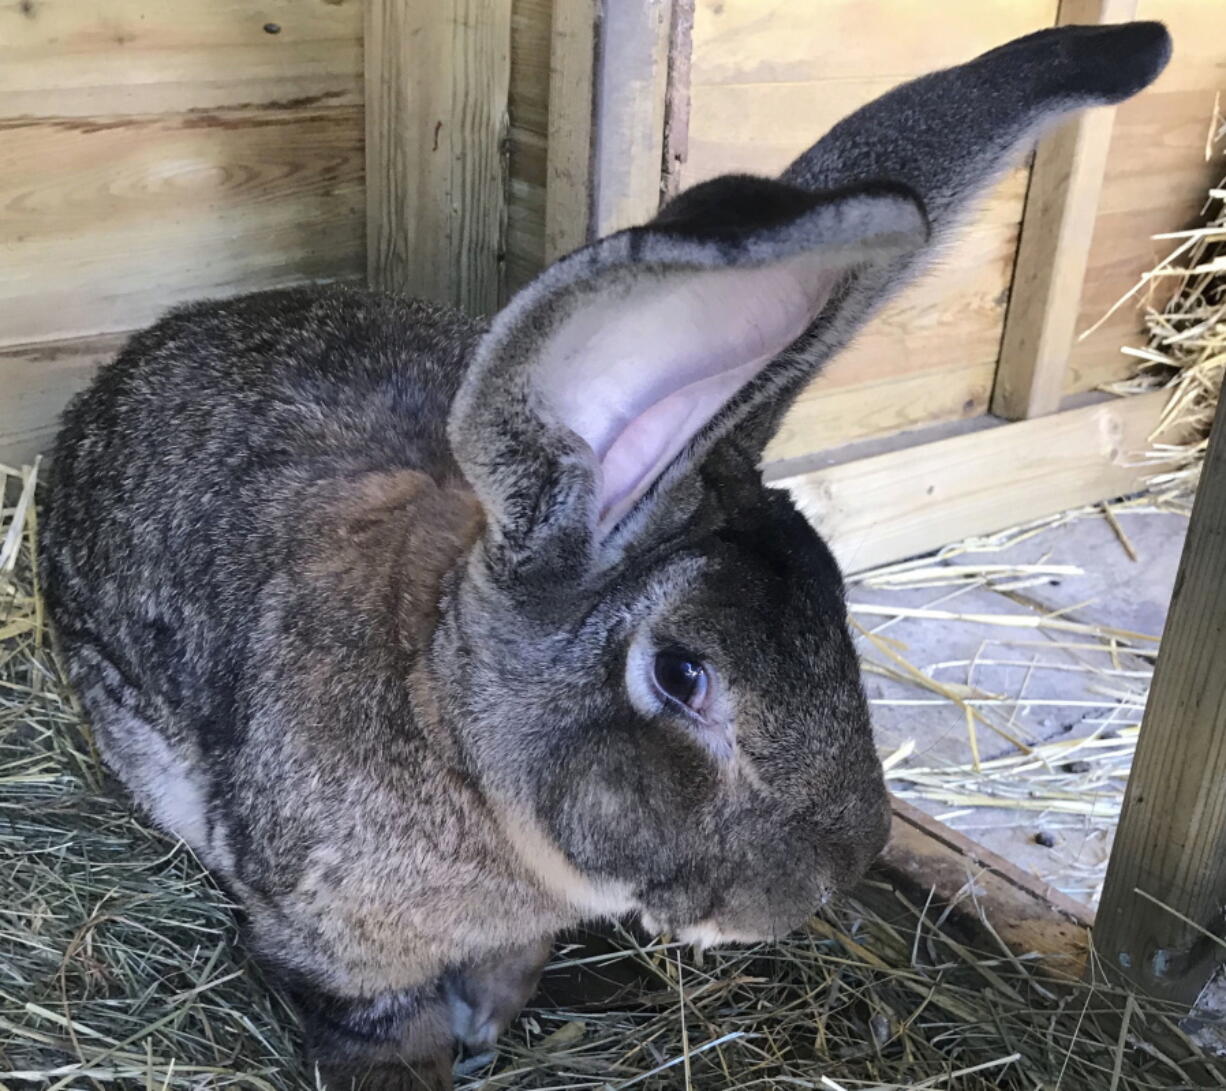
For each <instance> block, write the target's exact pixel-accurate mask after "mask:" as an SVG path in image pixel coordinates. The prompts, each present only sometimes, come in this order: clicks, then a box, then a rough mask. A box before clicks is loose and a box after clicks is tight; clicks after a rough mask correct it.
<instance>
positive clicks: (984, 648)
mask: <svg viewBox="0 0 1226 1091" xmlns="http://www.w3.org/2000/svg"><path fill="white" fill-rule="evenodd" d="M1117 518H1118V520H1119V523H1120V525H1121V526H1122V528H1123V530H1124V532H1125V534H1126V535H1127V537H1128V538H1129V540H1130V541H1131V543H1132V544H1133V546H1134V548H1135V550H1136V553H1137V556H1138V559H1137V560H1136V561H1133V560H1132V559H1131V558H1130V557H1129V556H1128V554H1127V553H1126V552H1125V549H1124V547H1123V546H1122V544H1121V542H1120V539H1119V538H1118V537H1117V535H1116V534H1115V532H1114V531H1113V530H1112V528H1111V526H1110V525H1109V523H1108V522H1107V520H1106V519H1105V518H1104V517H1103V516H1101V515H1096V514H1095V515H1088V516H1083V517H1081V518H1077V519H1075V520H1074V521H1071V522H1068V523H1066V524H1065V525H1062V526H1057V527H1053V528H1050V529H1046V530H1044V531H1042V532H1040V533H1039V534H1037V535H1035V536H1034V537H1031V538H1029V539H1027V540H1025V541H1021V542H1018V543H1016V544H1014V545H1012V546H1010V547H1009V548H1008V549H1006V550H1003V551H1000V552H978V553H966V554H962V555H960V556H957V557H954V558H950V559H949V561H948V562H947V563H948V564H957V565H964V564H965V565H969V564H976V563H978V562H984V563H993V564H1001V563H1013V564H1036V563H1048V564H1064V565H1074V566H1077V567H1078V568H1079V569H1081V573H1080V574H1077V575H1071V574H1070V575H1061V576H1059V577H1055V578H1050V579H1044V580H1043V582H1042V583H1040V584H1038V585H1036V586H1028V587H1024V588H1021V589H1019V590H1016V591H1013V592H1005V593H1002V591H1001V590H992V589H988V588H985V587H983V586H982V585H981V586H979V587H972V588H969V589H960V588H956V587H930V588H926V589H910V590H880V589H873V588H871V587H869V586H865V585H864V584H863V583H858V582H856V581H855V580H854V579H853V581H851V585H850V587H849V594H848V599H849V603H850V604H851V606H852V611H851V612H852V617H853V619H856V620H858V621H859V623H860V624H861V625H863V626H864V627H865V628H866V629H869V630H873V631H875V632H876V633H877V634H878V635H879V636H881V637H888V638H891V639H892V640H893V641H897V642H899V643H897V644H889V645H888V647H889V648H890V649H891V650H892V651H894V652H895V653H896V654H897V655H900V656H902V657H903V658H905V659H906V660H907V661H908V662H909V663H910V664H912V665H914V666H915V667H918V668H920V669H921V670H922V671H923V672H924V673H925V674H926V675H928V676H929V677H931V678H933V679H936V680H938V681H940V682H942V683H946V684H961V685H967V684H968V683H969V684H970V686H972V687H973V689H974V692H975V694H976V696H977V697H978V698H979V699H983V697H984V695H988V699H989V700H993V699H997V698H1000V699H1003V700H1002V701H999V702H998V703H994V704H992V705H991V706H990V707H984V708H983V711H984V712H985V714H988V715H990V716H991V718H992V719H993V721H994V722H995V723H997V724H998V725H1001V726H1003V727H1004V728H1005V729H1006V730H1008V731H1009V732H1010V733H1011V734H1012V735H1014V736H1015V737H1016V738H1018V739H1019V740H1020V741H1022V742H1023V743H1026V744H1028V745H1031V746H1033V745H1036V744H1041V743H1046V742H1051V741H1053V740H1061V739H1077V738H1083V737H1086V736H1090V735H1093V734H1094V733H1095V732H1099V733H1101V732H1104V731H1105V732H1108V733H1111V732H1117V731H1120V730H1121V729H1122V730H1123V731H1124V733H1125V735H1127V734H1128V731H1127V728H1128V725H1134V724H1137V723H1138V722H1139V721H1140V711H1139V709H1140V706H1141V705H1142V704H1143V701H1144V695H1145V693H1146V691H1147V689H1148V678H1147V675H1148V673H1149V670H1150V667H1151V666H1152V660H1151V659H1149V658H1147V657H1142V656H1132V655H1128V654H1127V653H1122V654H1120V655H1119V656H1117V657H1114V658H1113V657H1112V655H1111V654H1110V653H1109V651H1108V650H1107V649H1108V645H1107V644H1106V643H1105V642H1103V641H1099V640H1096V638H1094V637H1092V636H1087V635H1084V634H1070V633H1062V632H1051V631H1048V630H1042V631H1040V630H1035V629H1014V628H1005V627H1001V626H998V625H991V624H981V623H976V622H972V621H967V620H931V619H914V618H898V619H892V618H889V617H886V616H880V615H868V614H857V612H856V610H855V606H856V605H857V604H866V603H867V604H876V605H878V606H887V607H896V606H904V607H912V608H914V607H935V608H937V609H944V610H950V611H954V612H957V613H964V614H966V613H978V614H994V615H995V614H1017V615H1031V616H1034V615H1036V614H1038V613H1041V612H1043V611H1044V610H1048V611H1051V610H1059V611H1066V612H1065V613H1062V614H1061V617H1064V618H1067V619H1070V620H1074V621H1078V622H1087V623H1093V624H1097V625H1105V626H1111V627H1113V628H1117V629H1126V630H1130V631H1134V632H1139V633H1146V634H1150V635H1152V636H1155V637H1157V636H1160V635H1161V632H1162V626H1163V623H1164V620H1165V617H1166V610H1167V605H1168V603H1169V600H1170V595H1171V588H1172V587H1173V585H1174V580H1175V572H1176V569H1177V566H1178V563H1179V556H1180V551H1181V549H1182V544H1183V537H1184V534H1185V532H1186V528H1187V519H1186V517H1184V516H1183V515H1180V514H1175V513H1158V512H1152V511H1151V512H1143V511H1128V510H1121V511H1119V512H1118V514H1117ZM860 644H861V651H862V653H863V655H864V657H865V659H866V661H867V662H868V663H870V664H871V663H878V664H881V665H883V666H885V667H886V668H888V669H891V670H894V671H898V670H899V669H900V668H899V664H898V662H897V660H892V659H891V658H890V657H889V655H888V654H886V653H883V651H882V650H881V648H880V646H879V645H878V646H874V645H873V644H871V643H870V642H869V641H868V640H867V639H866V638H864V637H861V638H860ZM1067 644H1078V645H1082V646H1081V647H1076V648H1070V647H1059V646H1057V645H1067ZM1086 645H1090V647H1086ZM1095 645H1097V647H1095ZM1138 646H1139V647H1148V648H1153V647H1156V645H1153V644H1145V643H1139V644H1138ZM1099 649H1101V650H1099ZM976 659H977V660H978V662H975V663H974V664H972V661H974V660H976ZM985 660H988V661H996V662H988V663H985V662H984V661H985ZM1000 661H1005V663H1007V664H1019V665H1004V664H1002V663H1001V662H1000ZM1090 665H1092V666H1093V667H1095V668H1097V669H1095V670H1087V669H1086V667H1087V666H1090ZM1106 672H1111V673H1106ZM865 686H866V689H867V691H868V694H869V697H870V700H871V701H872V705H873V715H874V723H875V729H876V733H877V738H878V743H879V746H880V748H881V751H882V753H883V755H885V754H890V753H892V752H894V751H895V750H896V749H897V748H898V747H900V746H903V745H904V744H906V743H908V741H909V740H911V741H913V742H914V752H913V753H912V754H911V756H910V757H908V758H907V759H906V760H904V761H901V762H900V763H899V764H898V765H897V767H896V768H895V769H894V770H893V771H892V774H891V776H892V780H891V787H892V788H893V789H894V790H895V791H898V792H900V793H901V794H904V795H905V796H906V798H908V799H910V801H911V802H913V803H915V804H916V805H917V806H919V807H921V808H923V809H924V810H925V811H927V812H928V813H930V814H933V815H935V816H937V817H940V818H941V819H942V820H944V821H946V822H948V824H949V825H951V826H953V827H955V828H957V829H960V830H963V831H965V832H966V833H967V834H968V835H970V836H971V837H973V838H975V839H976V840H977V841H979V842H980V843H982V844H984V845H986V846H987V847H989V848H991V849H993V850H994V851H996V852H998V853H1000V854H1001V855H1002V856H1004V857H1006V858H1007V859H1009V860H1012V861H1013V862H1014V863H1016V864H1018V865H1019V866H1021V867H1023V868H1027V869H1029V870H1031V871H1033V872H1035V873H1036V874H1038V875H1040V876H1042V877H1043V878H1044V879H1045V880H1047V881H1048V882H1051V883H1052V884H1053V885H1055V886H1057V887H1058V888H1060V889H1061V890H1063V891H1065V892H1066V893H1068V894H1070V895H1071V896H1073V897H1075V898H1078V899H1080V900H1082V901H1085V902H1087V903H1089V904H1094V903H1096V901H1097V898H1098V893H1099V886H1100V884H1101V881H1102V874H1103V870H1104V868H1105V863H1106V859H1107V854H1108V853H1109V851H1110V847H1111V840H1112V836H1113V833H1114V821H1115V820H1114V817H1113V816H1114V813H1115V808H1117V807H1118V802H1119V794H1120V792H1121V791H1122V787H1123V780H1122V779H1121V778H1120V777H1119V776H1118V775H1116V776H1111V775H1108V774H1109V773H1110V772H1111V770H1110V769H1109V768H1108V767H1107V766H1106V765H1105V764H1102V763H1095V764H1093V765H1092V766H1091V768H1090V769H1088V770H1087V769H1082V768H1081V767H1079V766H1067V765H1065V764H1061V765H1060V766H1059V767H1057V768H1054V769H1053V768H1052V767H1051V766H1050V765H1049V766H1047V767H1046V768H1044V767H1042V766H1040V765H1037V764H1036V768H1035V769H1034V770H1033V772H1032V774H1028V775H1033V776H1035V777H1037V779H1036V780H1034V782H1033V783H1034V784H1035V792H1034V795H1035V797H1036V798H1035V799H1028V800H1026V801H1025V805H1026V807H1027V809H1017V808H1013V807H1004V806H1001V807H988V806H977V805H976V806H963V805H958V804H956V803H951V802H949V801H947V800H941V799H934V798H930V795H927V794H925V793H926V792H928V793H931V791H932V789H931V788H928V789H925V788H922V787H920V788H918V789H917V788H916V787H915V786H914V785H912V784H908V782H907V781H906V780H905V779H903V778H905V775H906V771H907V770H908V769H912V770H914V769H917V768H921V767H926V768H928V769H936V770H943V771H947V770H948V769H949V768H950V767H956V766H966V765H968V764H969V763H970V761H971V749H970V743H969V741H968V729H967V722H966V713H965V710H964V709H963V708H962V707H959V706H958V705H957V704H955V703H954V702H953V701H952V700H950V699H948V698H947V697H943V696H941V695H939V694H937V693H933V692H931V691H930V690H928V689H926V688H924V687H922V686H921V685H918V684H916V683H915V682H913V681H906V682H904V681H898V680H895V679H894V678H889V677H882V676H881V675H879V674H876V673H872V672H871V667H870V672H869V673H866V675H865ZM960 692H961V695H962V696H964V697H965V696H967V695H968V694H969V693H971V692H972V691H970V690H965V691H960ZM976 737H977V739H978V746H979V751H980V758H981V761H984V762H986V761H990V760H991V759H993V758H999V757H1003V756H1007V755H1011V754H1014V755H1015V754H1018V753H1020V751H1019V750H1018V749H1017V747H1016V746H1014V745H1013V744H1012V743H1009V742H1007V741H1006V740H1004V739H1003V738H1001V737H999V736H998V735H996V734H994V733H993V732H992V731H990V730H988V729H987V728H985V727H984V726H983V725H977V728H976ZM1113 746H1114V748H1115V749H1117V750H1118V749H1120V747H1119V746H1115V744H1113ZM1122 748H1123V749H1124V750H1126V749H1127V746H1126V745H1124V746H1123V747H1122ZM1102 752H1103V753H1106V751H1105V750H1104V751H1102ZM1095 753H1098V751H1096V752H1095ZM1087 756H1091V755H1087ZM1071 757H1072V758H1074V759H1076V758H1077V757H1078V755H1071ZM1120 760H1121V761H1122V762H1123V763H1124V764H1125V765H1126V762H1127V758H1121V759H1120ZM1115 769H1116V770H1117V771H1118V770H1119V769H1120V765H1119V764H1118V763H1117V765H1116V766H1115ZM1074 774H1075V775H1074ZM1086 774H1089V775H1088V776H1087V775H1086ZM945 775H946V774H945V773H944V772H943V773H942V774H941V776H942V777H944V776H945ZM977 783H978V781H977V778H975V777H970V776H969V775H968V777H967V778H966V780H965V781H964V782H963V783H962V784H961V785H960V786H959V785H957V784H955V785H954V789H955V791H956V792H957V793H959V794H962V795H965V794H967V793H971V792H976V789H975V785H976V784H977ZM1052 784H1056V785H1057V786H1058V790H1059V789H1060V788H1062V789H1063V790H1066V791H1071V794H1072V795H1073V796H1075V797H1078V798H1076V799H1075V800H1074V802H1073V803H1072V804H1071V806H1082V807H1089V808H1090V809H1091V813H1088V814H1068V813H1059V812H1057V811H1053V810H1051V809H1049V808H1048V807H1047V806H1046V805H1045V804H1044V798H1045V797H1047V796H1048V795H1049V794H1050V791H1051V789H1050V785H1052ZM1083 785H1084V788H1083V787H1082V786H1083ZM1024 787H1025V786H1024V785H1023V789H1024ZM917 791H918V793H919V794H914V793H915V792H917ZM1083 793H1084V794H1083ZM1091 793H1098V794H1096V795H1094V794H1091ZM980 794H981V793H980ZM1087 800H1092V801H1093V802H1092V803H1087V802H1086V801H1087ZM1099 800H1101V803H1100V802H1099ZM1031 808H1033V809H1031Z"/></svg>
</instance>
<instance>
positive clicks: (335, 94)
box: [0, 0, 362, 117]
mask: <svg viewBox="0 0 1226 1091" xmlns="http://www.w3.org/2000/svg"><path fill="white" fill-rule="evenodd" d="M266 28H268V29H266ZM273 28H275V33H271V32H270V31H271V30H272V29H273ZM361 79H362V3H361V0H260V2H258V3H255V2H253V0H174V2H173V3H166V2H165V0H106V2H105V3H101V2H93V3H90V2H86V0H58V2H57V0H25V2H23V3H16V2H14V3H9V4H5V5H3V6H2V7H0V116H7V117H20V116H30V117H49V116H58V117H69V116H74V117H80V116H91V117H96V116H101V115H116V114H150V113H163V112H171V111H184V110H189V109H197V108H201V109H217V108H221V107H227V108H237V107H240V106H249V107H269V106H271V105H272V104H273V103H275V102H280V103H282V104H287V100H296V101H297V104H298V105H302V106H307V105H311V106H318V105H342V104H347V103H355V102H360V101H361Z"/></svg>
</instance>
